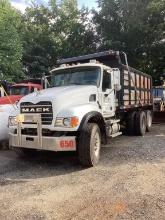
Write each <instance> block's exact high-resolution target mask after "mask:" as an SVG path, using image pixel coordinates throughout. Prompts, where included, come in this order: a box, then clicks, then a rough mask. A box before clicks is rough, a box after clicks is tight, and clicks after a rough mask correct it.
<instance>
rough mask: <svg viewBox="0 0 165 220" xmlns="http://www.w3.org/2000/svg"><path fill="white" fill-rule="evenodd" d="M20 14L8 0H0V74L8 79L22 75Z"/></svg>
mask: <svg viewBox="0 0 165 220" xmlns="http://www.w3.org/2000/svg"><path fill="white" fill-rule="evenodd" d="M20 23H21V16H20V14H19V13H18V12H17V11H16V10H15V9H13V8H12V7H11V5H10V4H9V2H8V1H6V0H0V74H1V78H4V79H7V80H9V81H12V80H17V79H18V78H20V77H22V68H21V66H22V64H21V58H22V43H21V38H20V35H19V27H20Z"/></svg>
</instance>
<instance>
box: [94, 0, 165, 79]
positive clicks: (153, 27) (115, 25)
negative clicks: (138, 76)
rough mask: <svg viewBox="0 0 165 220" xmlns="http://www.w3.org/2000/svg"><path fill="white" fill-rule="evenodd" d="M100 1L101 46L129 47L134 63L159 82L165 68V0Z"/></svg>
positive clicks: (131, 61) (99, 32)
mask: <svg viewBox="0 0 165 220" xmlns="http://www.w3.org/2000/svg"><path fill="white" fill-rule="evenodd" d="M98 4H99V8H100V10H99V11H98V12H97V11H94V14H95V16H94V23H95V24H96V29H97V33H98V34H99V35H100V41H99V49H109V48H111V49H114V50H121V51H125V52H126V53H127V54H128V58H129V62H130V65H132V66H134V67H136V68H138V69H140V70H142V71H144V72H147V73H148V74H151V75H152V76H153V78H154V80H155V83H156V80H157V82H158V79H159V78H160V76H161V75H162V74H163V72H164V68H165V64H164V60H165V50H164V48H165V36H164V35H165V32H164V30H165V1H162V0H127V1H125V0H110V1H109V0H99V1H98Z"/></svg>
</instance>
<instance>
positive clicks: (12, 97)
mask: <svg viewBox="0 0 165 220" xmlns="http://www.w3.org/2000/svg"><path fill="white" fill-rule="evenodd" d="M41 89H42V86H41V85H39V84H34V83H19V84H14V85H12V86H11V87H10V92H9V95H8V96H4V97H0V105H4V104H11V103H12V104H14V103H15V102H17V101H19V100H20V99H21V98H22V97H23V96H25V95H28V94H29V93H32V92H35V91H37V90H38V91H39V90H41Z"/></svg>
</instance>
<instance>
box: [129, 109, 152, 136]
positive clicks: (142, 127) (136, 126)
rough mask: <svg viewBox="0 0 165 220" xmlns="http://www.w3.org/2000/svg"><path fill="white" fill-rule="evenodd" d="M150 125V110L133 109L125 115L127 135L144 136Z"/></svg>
mask: <svg viewBox="0 0 165 220" xmlns="http://www.w3.org/2000/svg"><path fill="white" fill-rule="evenodd" d="M151 127H152V112H151V111H150V110H147V111H134V112H131V113H129V115H128V117H127V132H128V134H129V135H139V136H144V135H145V133H146V131H150V130H151Z"/></svg>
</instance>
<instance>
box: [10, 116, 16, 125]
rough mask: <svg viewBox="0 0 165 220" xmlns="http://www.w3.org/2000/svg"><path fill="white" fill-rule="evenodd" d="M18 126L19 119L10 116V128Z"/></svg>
mask: <svg viewBox="0 0 165 220" xmlns="http://www.w3.org/2000/svg"><path fill="white" fill-rule="evenodd" d="M16 125H17V117H16V116H9V126H16Z"/></svg>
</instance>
